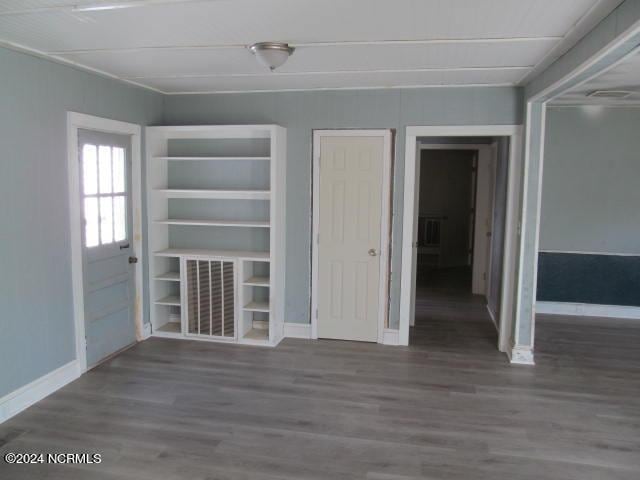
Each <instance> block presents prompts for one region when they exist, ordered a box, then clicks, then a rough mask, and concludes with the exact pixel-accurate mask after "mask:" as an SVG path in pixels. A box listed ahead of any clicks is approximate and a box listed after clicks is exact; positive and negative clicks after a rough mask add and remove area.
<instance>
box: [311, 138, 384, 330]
mask: <svg viewBox="0 0 640 480" xmlns="http://www.w3.org/2000/svg"><path fill="white" fill-rule="evenodd" d="M390 149H391V132H390V131H376V130H366V131H353V130H340V131H316V132H314V189H313V191H314V198H313V210H314V217H313V220H314V222H313V224H314V229H313V230H314V231H313V239H314V245H313V247H314V248H313V265H312V273H313V278H312V336H313V338H318V337H321V338H332V339H343V340H359V341H369V342H376V341H377V342H382V341H383V331H384V326H385V323H386V317H387V313H388V268H389V267H388V261H389V257H388V251H389V233H390V232H389V211H390V205H389V203H390V184H389V182H390V163H391V162H390V158H391V152H390Z"/></svg>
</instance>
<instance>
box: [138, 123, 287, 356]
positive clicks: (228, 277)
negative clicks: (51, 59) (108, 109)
mask: <svg viewBox="0 0 640 480" xmlns="http://www.w3.org/2000/svg"><path fill="white" fill-rule="evenodd" d="M146 139H147V141H146V152H147V163H146V168H147V198H148V201H147V215H148V237H149V242H148V245H149V253H148V255H149V263H148V265H149V283H150V286H149V293H150V297H151V309H150V315H151V328H152V335H154V336H160V337H170V338H183V339H198V340H210V341H223V342H237V343H246V344H254V345H267V346H269V345H271V346H273V345H277V344H278V342H279V341H280V340H281V339H282V337H283V330H284V285H285V186H286V165H285V162H286V130H285V129H284V128H282V127H279V126H277V125H216V126H210V125H198V126H166V127H148V128H147V129H146Z"/></svg>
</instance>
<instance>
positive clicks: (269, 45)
mask: <svg viewBox="0 0 640 480" xmlns="http://www.w3.org/2000/svg"><path fill="white" fill-rule="evenodd" d="M249 50H250V51H251V53H253V54H254V55H255V56H256V58H257V59H258V61H259V62H260V63H261V64H262V65H264V66H265V67H267V68H268V69H269V70H271V71H272V72H273V71H274V70H275V69H276V68H278V67H279V66H281V65H282V64H284V62H286V61H287V59H288V58H289V55H291V54H292V53H293V51H294V50H295V48H293V47H290V46H289V44H288V43H281V42H260V43H254V44H253V45H251V46H250V47H249Z"/></svg>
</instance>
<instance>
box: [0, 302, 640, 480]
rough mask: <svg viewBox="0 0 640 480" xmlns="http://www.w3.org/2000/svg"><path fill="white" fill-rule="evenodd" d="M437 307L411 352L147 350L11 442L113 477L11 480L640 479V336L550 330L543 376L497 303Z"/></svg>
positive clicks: (596, 329) (4, 470) (168, 343)
mask: <svg viewBox="0 0 640 480" xmlns="http://www.w3.org/2000/svg"><path fill="white" fill-rule="evenodd" d="M439 293H440V295H439V296H437V295H436V297H437V300H431V301H425V300H424V299H423V298H419V304H418V309H417V311H418V316H417V318H418V320H417V324H416V327H415V329H414V331H413V332H412V341H413V342H414V343H415V345H414V346H411V347H409V348H403V347H397V348H396V347H385V346H379V345H374V344H359V343H353V342H339V341H306V340H296V339H286V340H285V341H283V342H282V343H281V344H280V346H278V347H277V348H275V349H266V348H258V347H247V346H234V345H221V344H211V343H205V342H195V341H179V340H169V339H150V340H148V341H146V342H143V343H141V344H139V345H137V346H135V347H134V348H132V349H130V350H128V351H126V352H124V353H122V354H121V355H119V356H118V357H116V358H114V359H112V360H111V361H109V362H108V363H106V364H103V365H101V366H99V367H98V368H96V369H94V370H93V371H91V372H89V373H88V374H86V375H84V376H83V377H82V378H80V379H78V380H77V381H75V382H73V383H72V384H70V385H68V386H67V387H65V388H63V389H62V390H60V391H58V392H56V393H55V394H53V395H51V396H50V397H48V398H46V399H45V400H43V401H42V402H39V403H38V404H36V405H34V406H33V407H31V408H29V409H28V410H27V411H25V412H23V413H21V414H20V415H18V416H16V417H14V418H13V419H11V420H9V421H8V422H6V423H5V424H3V425H1V426H0V455H4V453H6V452H34V451H53V452H76V453H77V452H89V453H101V454H102V456H103V462H102V463H101V464H99V465H75V466H63V465H49V466H43V465H28V466H24V465H21V466H11V467H10V466H8V465H6V464H5V463H2V461H1V460H0V479H2V480H21V479H28V480H35V479H41V478H42V479H44V478H46V479H64V480H75V479H82V480H86V479H100V480H110V479H136V480H174V479H201V480H214V479H216V480H230V479H241V480H254V479H264V480H275V479H290V480H293V479H298V480H299V479H345V480H346V479H368V480H410V479H438V480H443V479H454V480H458V479H460V480H462V479H465V480H467V479H474V480H481V479H491V480H501V479H509V480H525V479H527V480H528V479H531V480H546V479H554V480H555V479H558V480H572V479H576V480H578V479H579V480H609V479H611V480H616V479H634V480H637V479H639V478H640V454H639V452H640V400H639V394H640V354H639V351H640V350H639V347H638V345H640V342H639V340H640V329H639V328H638V327H637V326H634V325H633V324H630V323H625V322H617V321H615V322H614V321H609V320H605V321H606V322H608V323H609V325H610V326H609V327H603V326H602V322H603V321H602V320H600V321H596V320H588V321H587V319H569V318H551V317H541V318H540V320H539V323H538V329H537V332H538V339H539V340H538V348H537V353H536V360H537V362H538V365H537V366H536V367H534V368H532V367H523V366H520V367H518V366H515V367H513V366H509V365H508V363H507V361H506V359H505V357H504V356H503V354H501V353H499V352H497V351H496V350H495V344H496V334H495V330H494V328H493V326H492V324H491V323H490V320H489V319H488V318H487V316H486V313H485V312H484V307H483V306H482V303H481V302H480V301H479V300H477V299H476V298H475V297H472V296H471V295H464V294H463V295H460V294H455V292H450V291H446V290H443V291H440V292H439ZM432 297H434V295H433V292H432ZM583 320H584V321H583Z"/></svg>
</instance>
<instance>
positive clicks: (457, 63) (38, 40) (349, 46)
mask: <svg viewBox="0 0 640 480" xmlns="http://www.w3.org/2000/svg"><path fill="white" fill-rule="evenodd" d="M620 2H621V0H561V1H559V0H529V1H524V0H322V1H321V0H181V1H180V0H135V1H127V0H115V1H107V0H0V41H2V42H3V43H4V44H5V45H9V46H13V47H16V48H24V49H29V50H31V51H32V52H34V53H38V54H43V55H46V56H51V57H53V58H55V59H57V60H59V61H63V62H69V63H74V64H76V65H79V66H82V67H85V68H90V69H93V70H97V71H99V72H101V73H106V74H108V75H111V76H115V77H117V78H120V79H123V80H125V81H129V82H133V83H136V84H139V85H143V86H146V87H148V88H152V89H156V90H159V91H162V92H164V93H198V92H230V91H259V90H268V91H273V90H299V89H301V90H308V89H328V88H331V89H333V88H376V87H422V86H438V85H521V84H524V83H525V82H526V81H528V80H529V79H530V78H532V76H534V75H535V74H537V73H538V72H539V71H541V70H542V69H543V68H545V67H546V66H547V65H548V64H549V63H551V62H552V61H553V60H554V59H556V58H557V57H559V56H560V55H561V54H562V53H564V52H565V51H566V50H567V49H568V48H570V47H571V46H572V45H573V44H575V42H576V41H577V40H578V39H579V38H580V37H581V36H582V35H584V34H585V33H586V32H587V31H588V30H590V29H591V28H592V27H593V26H595V25H596V24H597V23H598V22H599V21H600V20H602V19H603V18H604V17H605V16H606V15H607V14H608V13H609V12H610V11H611V10H612V9H613V8H615V7H616V6H617V5H618V4H619V3H620ZM118 4H120V6H124V7H127V8H119V9H109V10H101V11H97V10H93V8H94V7H97V6H101V5H102V6H104V5H107V6H116V5H118ZM84 7H89V11H87V10H86V9H84ZM259 41H286V42H289V43H290V44H291V45H293V46H295V47H296V51H295V53H294V55H293V56H292V57H291V58H290V59H289V61H288V62H287V63H286V64H285V65H284V66H283V67H281V68H280V69H278V71H277V72H275V73H270V72H269V71H266V69H265V68H264V67H261V66H260V65H259V64H258V63H257V62H256V60H255V59H254V58H253V56H252V55H251V53H250V52H249V51H248V50H247V49H246V46H247V45H249V44H251V43H254V42H259Z"/></svg>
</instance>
